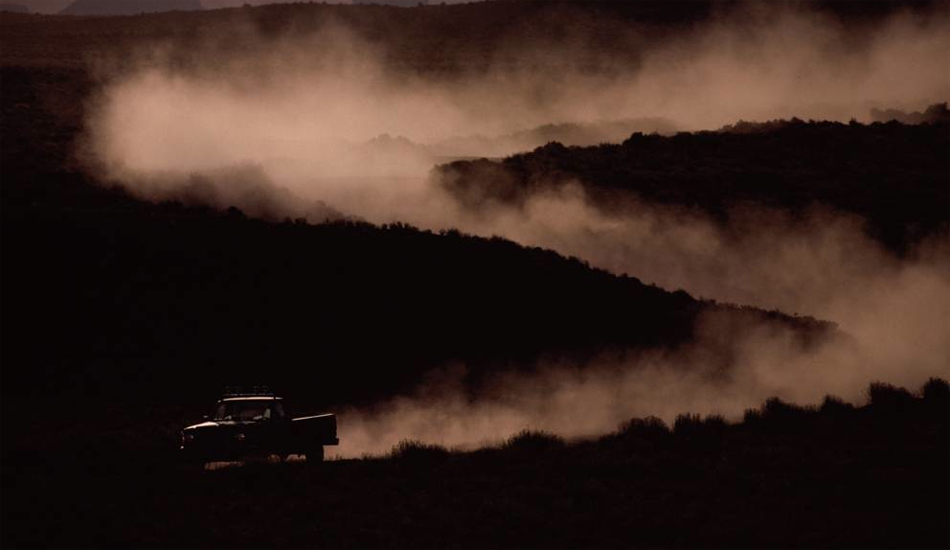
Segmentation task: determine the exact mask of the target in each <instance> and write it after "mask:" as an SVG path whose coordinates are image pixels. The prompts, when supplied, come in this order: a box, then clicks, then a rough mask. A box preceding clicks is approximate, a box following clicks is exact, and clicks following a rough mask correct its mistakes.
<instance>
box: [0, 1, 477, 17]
mask: <svg viewBox="0 0 950 550" xmlns="http://www.w3.org/2000/svg"><path fill="white" fill-rule="evenodd" d="M288 1H289V0H201V5H202V6H204V7H205V9H219V8H233V7H237V6H243V5H244V4H250V5H253V6H260V5H264V4H280V3H287V2H288ZM322 1H323V2H324V3H327V4H350V3H367V4H369V3H376V4H386V3H390V2H391V1H392V0H373V1H369V0H367V1H364V2H358V1H357V0H322ZM463 1H465V0H447V1H446V2H445V3H446V4H457V3H461V2H463ZM73 2H75V0H2V2H0V3H9V4H20V5H22V6H27V7H28V8H29V9H30V11H31V12H33V13H44V14H52V13H59V12H60V11H61V10H62V9H63V8H65V7H66V6H68V5H70V4H72V3H73ZM394 3H401V2H394ZM435 3H442V0H439V2H435Z"/></svg>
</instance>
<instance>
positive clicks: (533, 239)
mask: <svg viewBox="0 0 950 550" xmlns="http://www.w3.org/2000/svg"><path fill="white" fill-rule="evenodd" d="M948 19H950V14H948V12H947V10H935V11H934V12H933V13H929V14H922V13H919V12H913V13H911V12H907V13H903V14H898V15H896V16H894V17H891V18H889V19H887V20H886V21H882V22H876V23H874V24H867V25H863V26H860V28H845V27H844V26H842V24H841V23H840V22H838V21H836V20H835V19H833V18H831V17H829V16H827V15H823V14H821V13H818V12H812V11H806V10H801V9H790V8H787V7H784V8H771V7H763V6H762V5H758V6H751V7H749V6H741V7H738V8H735V9H733V10H731V11H723V12H722V13H718V14H717V15H716V16H715V17H713V18H712V19H710V20H709V21H706V22H703V23H697V24H695V25H690V26H687V27H684V28H683V29H680V30H679V31H678V32H676V33H672V32H670V33H663V32H659V31H656V30H655V29H654V30H650V29H645V28H644V27H642V26H631V28H630V29H629V36H627V40H626V42H625V44H627V45H628V48H626V49H624V50H623V51H628V52H629V56H624V55H619V54H618V53H617V50H613V51H612V53H611V54H610V55H609V56H606V54H602V52H600V51H599V50H597V49H596V48H593V47H592V46H588V45H587V44H588V43H589V42H590V41H589V40H588V39H589V38H590V37H585V36H584V35H583V32H581V31H578V33H577V36H568V37H563V39H562V40H559V41H548V42H545V43H543V44H536V45H532V44H527V45H526V44H523V43H519V42H518V41H517V40H516V39H515V38H514V37H512V39H511V40H509V41H502V44H500V45H499V46H498V47H497V49H496V50H495V51H494V52H493V54H492V55H491V56H490V57H491V59H490V61H491V62H490V63H488V65H487V67H485V66H481V65H479V66H478V67H472V68H471V69H466V70H460V71H454V72H450V73H447V74H442V73H433V72H426V71H417V70H413V69H412V68H411V67H410V68H407V67H405V66H402V65H399V64H393V63H390V62H388V60H390V59H391V57H389V56H388V55H387V52H386V51H385V48H384V47H383V46H381V45H380V44H379V43H378V42H374V41H372V40H370V39H368V38H367V37H364V36H361V35H360V34H359V33H358V32H356V31H354V30H353V29H352V28H349V27H347V26H346V25H344V24H342V23H338V22H333V21H327V22H325V23H324V24H322V25H321V26H319V28H316V29H314V30H312V31H309V32H303V33H301V32H294V33H290V32H288V33H287V34H286V35H278V36H267V37H263V36H259V35H257V34H256V31H255V30H253V29H254V27H253V26H251V25H247V26H242V25H240V24H237V23H235V24H234V25H235V26H234V28H229V29H223V30H222V29H218V30H215V31H208V32H207V35H205V36H198V37H196V38H194V40H193V42H192V43H190V44H189V45H188V46H187V52H183V48H184V46H180V45H176V44H173V43H167V42H163V43H155V44H153V45H151V46H150V47H143V49H142V50H141V51H139V52H133V54H132V56H131V59H132V61H129V60H123V61H118V60H113V61H111V62H110V61H108V60H105V61H103V60H99V61H97V71H98V72H97V74H99V75H100V77H101V79H102V81H103V82H104V83H105V84H104V86H103V89H102V91H101V93H100V94H98V96H97V97H95V98H94V99H93V100H92V101H91V102H90V104H89V105H88V112H89V117H88V120H87V133H86V136H85V139H84V141H83V143H82V144H81V147H80V151H79V153H80V156H81V157H82V159H83V160H84V162H86V163H87V165H88V166H90V168H91V169H92V170H94V171H95V172H96V173H97V174H98V175H99V176H100V177H101V179H103V180H104V181H106V182H109V183H114V184H119V185H122V186H124V187H126V188H127V189H129V190H130V191H132V192H133V193H135V194H136V195H138V196H141V197H144V198H147V199H154V200H164V199H178V200H184V201H193V202H201V203H208V204H211V205H213V206H217V207H228V206H232V205H233V206H237V207H238V208H241V209H242V210H244V211H245V212H247V213H248V214H250V215H254V216H259V217H264V218H270V219H282V218H284V217H286V216H289V217H304V218H306V219H308V220H309V221H310V222H313V223H319V222H322V221H324V220H325V219H333V218H339V217H351V218H355V219H363V220H366V221H369V222H373V223H388V222H393V221H400V222H405V223H409V224H412V225H415V226H418V227H422V228H428V229H433V230H437V229H446V228H458V229H460V230H462V231H465V232H468V233H472V234H477V235H485V236H491V235H499V236H503V237H506V238H509V239H511V240H514V241H516V242H519V243H522V244H525V245H531V246H543V247H547V248H551V249H553V250H556V251H558V252H560V253H562V254H565V255H573V256H577V257H579V258H582V259H584V260H586V261H588V262H590V263H591V264H592V265H595V266H598V267H602V268H604V269H608V270H610V271H612V272H615V273H628V274H630V275H633V276H636V277H638V278H640V279H641V280H643V281H644V282H648V283H655V284H657V285H659V286H661V287H664V288H667V289H670V290H674V289H680V288H682V289H684V290H686V291H687V292H689V293H691V294H693V295H694V296H698V297H702V298H706V299H710V300H718V301H724V302H733V303H740V304H747V305H754V306H758V307H763V308H767V309H772V308H777V309H781V310H782V311H784V312H787V313H797V314H800V315H811V316H815V317H818V318H821V319H827V320H830V321H833V322H835V323H837V324H838V326H839V329H840V331H841V334H840V335H839V336H838V337H836V338H834V339H833V340H832V341H829V342H828V343H827V344H826V345H823V346H820V347H817V348H810V349H803V348H801V347H800V346H799V345H798V344H796V343H795V342H794V339H793V338H792V337H791V335H789V334H786V333H784V332H783V330H780V329H775V328H774V327H767V326H761V327H743V328H742V330H738V331H734V332H730V331H729V330H727V327H724V326H723V325H722V322H721V319H717V318H716V317H715V316H708V317H706V318H704V319H703V320H702V322H701V326H700V327H699V328H698V333H699V334H700V336H698V337H697V341H696V342H693V344H692V345H690V346H688V347H687V349H683V350H678V351H676V352H665V353H659V352H657V353H654V354H649V353H640V354H637V355H636V356H624V357H615V356H610V357H603V358H600V359H598V360H596V361H593V362H592V363H591V364H588V365H584V366H583V368H580V366H578V365H568V364H561V363H559V362H557V361H554V360H552V361H551V362H550V364H545V365H539V366H538V368H537V369H535V370H534V371H533V372H532V373H523V372H522V373H520V374H502V375H498V376H497V378H496V379H494V380H493V381H492V383H490V384H487V385H485V387H482V388H479V390H478V391H477V392H474V393H473V392H472V391H471V390H468V389H465V388H463V387H462V385H461V384H460V383H459V378H460V376H461V374H460V373H462V372H464V369H465V368H466V367H465V365H447V366H446V367H445V370H444V371H439V372H436V373H433V375H432V378H431V380H429V381H428V382H426V383H425V384H424V385H422V386H421V387H420V388H419V390H418V392H417V393H416V394H414V395H410V396H405V397H400V398H394V399H393V400H392V401H390V402H386V403H380V404H378V406H376V407H374V408H371V409H360V410H352V411H345V412H344V414H341V419H340V422H341V430H343V431H344V433H345V434H346V437H342V438H341V439H342V446H341V447H340V452H341V454H342V455H344V456H359V455H360V454H363V453H381V452H385V451H387V450H389V449H390V448H391V447H392V445H393V444H395V443H397V442H398V441H399V440H401V439H406V438H410V439H420V440H424V441H429V442H434V443H442V444H445V445H448V446H471V445H477V444H482V443H485V442H497V441H499V440H501V439H503V438H504V437H506V436H508V435H510V434H512V433H515V432H517V431H519V430H521V429H524V428H534V429H544V430H549V431H552V432H555V433H558V434H562V435H565V436H590V435H596V434H602V433H606V432H609V431H611V430H613V429H615V428H616V427H617V425H618V424H619V423H620V422H622V421H624V420H627V419H629V418H631V417H633V416H647V415H656V416H660V417H661V418H664V419H665V420H667V421H672V420H673V418H675V416H676V415H677V414H679V413H684V412H696V413H708V414H711V413H721V414H725V415H727V416H728V417H730V418H736V417H737V416H739V415H741V413H742V411H743V410H744V409H746V408H749V407H755V406H757V405H759V404H761V402H762V401H763V400H764V399H766V398H768V397H771V396H778V397H781V398H783V399H787V400H790V401H795V402H799V403H817V402H820V400H821V399H822V397H824V395H826V394H835V395H838V396H840V397H842V398H844V399H848V400H852V401H861V400H862V399H863V392H864V391H865V390H866V388H867V384H868V383H869V382H872V381H875V380H883V381H886V382H890V383H894V384H900V385H906V386H908V387H919V385H920V384H921V383H923V382H924V381H925V380H926V379H927V378H928V377H930V376H943V377H947V376H948V374H950V372H948V371H950V334H948V332H950V245H948V239H947V235H946V234H941V235H934V236H931V237H930V238H928V239H926V240H925V241H923V242H921V243H919V244H918V245H917V247H916V248H915V249H914V250H913V251H911V253H909V254H907V255H906V256H903V257H901V258H898V257H896V256H895V255H894V254H893V253H892V252H890V251H888V250H887V249H886V248H884V247H883V246H881V245H880V244H878V243H877V242H876V241H874V240H872V239H870V238H869V237H867V236H866V234H865V232H864V230H863V226H862V220H860V219H855V218H854V217H852V216H848V215H845V214H842V213H839V212H834V211H828V210H824V209H821V208H820V207H816V208H815V209H813V211H811V212H810V213H809V214H808V215H807V216H806V220H805V221H804V222H803V221H802V220H801V219H795V220H792V219H791V218H789V217H787V216H784V215H783V214H782V213H780V212H771V211H764V210H762V209H753V208H745V209H742V210H739V209H737V210H735V211H734V212H733V213H732V215H731V216H730V218H729V222H728V224H727V226H725V227H724V226H723V225H722V223H720V222H716V221H713V220H711V219H708V218H707V217H705V216H704V215H703V214H699V213H696V212H690V211H684V210H682V209H676V208H672V207H659V206H656V205H652V204H647V203H643V204H640V205H637V206H635V207H632V208H631V209H630V210H629V211H627V212H625V213H624V214H606V213H604V212H602V211H600V210H598V209H597V208H596V207H595V206H593V205H592V204H590V203H589V202H588V201H587V200H586V198H585V197H584V195H583V192H582V191H581V190H580V187H576V188H575V187H570V186H568V187H566V188H562V189H561V190H559V191H557V192H552V193H549V194H543V195H538V196H534V197H533V198H531V199H529V201H528V202H527V204H525V205H522V206H519V207H518V208H513V207H506V206H503V205H498V206H497V208H493V209H487V210H480V211H479V212H469V211H466V209H465V207H464V206H462V205H461V204H460V203H458V202H457V201H456V200H455V199H453V198H452V197H451V196H449V195H448V194H446V193H444V192H443V191H441V189H442V187H441V186H440V185H439V182H438V181H436V177H437V176H434V175H430V170H431V169H432V167H433V166H435V165H437V164H440V163H444V162H447V161H449V160H453V159H456V158H463V157H482V156H487V157H497V156H504V155H507V154H511V153H514V152H518V151H523V150H530V149H532V148H534V147H536V146H539V145H543V144H544V142H543V140H542V141H540V142H539V141H538V138H537V137H535V136H538V135H543V133H538V132H534V129H537V128H538V127H541V126H544V125H548V124H561V123H572V124H576V125H579V127H582V128H585V129H586V131H587V132H588V134H589V135H588V137H587V139H588V140H590V141H591V142H592V143H596V142H597V141H599V140H602V141H618V140H621V139H623V137H624V136H623V135H622V132H627V135H629V132H632V131H644V132H652V131H657V132H661V133H662V132H673V131H676V130H699V129H715V128H719V127H721V126H723V125H725V124H730V123H734V122H736V121H737V120H740V119H743V120H768V119H775V118H791V117H793V116H796V117H799V118H805V119H808V118H814V119H827V120H839V121H845V122H846V121H848V120H850V119H856V120H858V121H867V120H868V117H869V113H870V109H871V108H874V107H879V108H902V109H908V110H920V109H922V108H924V107H926V106H927V105H929V104H932V103H936V102H943V101H947V99H948V98H950V76H948V72H947V67H948V66H950V21H948ZM235 35H238V36H241V38H240V41H241V47H240V48H239V50H240V51H235V50H234V49H229V48H228V47H226V45H227V44H228V42H229V41H233V40H234V36H235ZM618 128H619V130H618ZM618 132H620V134H618ZM724 338H726V339H729V344H728V345H729V347H730V348H731V350H732V351H733V353H732V354H731V357H732V360H731V364H730V365H729V368H728V370H727V371H726V372H727V374H725V375H724V374H723V372H722V370H721V368H720V367H721V365H719V366H714V365H711V364H710V363H709V362H708V361H707V359H708V357H707V355H706V353H705V352H704V349H705V348H704V346H706V344H708V343H709V342H713V341H716V342H721V341H722V339H724Z"/></svg>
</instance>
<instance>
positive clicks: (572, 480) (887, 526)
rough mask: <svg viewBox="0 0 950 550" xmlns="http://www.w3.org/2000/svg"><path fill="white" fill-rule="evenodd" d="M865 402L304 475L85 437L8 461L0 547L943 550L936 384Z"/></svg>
mask: <svg viewBox="0 0 950 550" xmlns="http://www.w3.org/2000/svg"><path fill="white" fill-rule="evenodd" d="M869 394H870V404H869V405H867V406H864V407H858V408H854V407H852V406H850V405H846V404H843V403H841V402H840V401H836V400H835V399H832V398H828V399H826V400H825V402H824V403H823V404H822V405H821V406H820V407H819V408H812V409H802V408H798V407H795V406H793V405H788V404H786V403H783V402H781V401H778V400H770V401H768V402H767V403H765V404H764V405H763V406H762V407H761V408H760V409H759V410H750V411H748V412H747V413H746V415H745V419H744V421H743V422H741V423H739V424H735V425H731V424H727V423H724V422H723V421H722V420H721V419H719V418H715V417H712V418H706V419H700V418H698V417H694V416H681V417H679V418H678V419H677V421H676V422H675V423H674V425H673V427H672V429H669V428H668V427H667V426H666V425H664V424H663V423H662V422H661V421H659V420H657V419H634V420H632V421H630V422H628V423H626V424H625V425H623V426H622V427H621V428H620V429H619V430H618V431H617V432H616V433H614V434H611V435H608V436H605V437H603V438H601V439H598V440H594V441H586V442H575V443H569V442H564V441H562V440H560V439H558V438H556V437H554V436H550V435H546V434H542V433H537V432H525V433H522V434H520V435H518V436H516V437H513V438H511V439H510V440H509V441H508V442H507V443H505V444H504V445H503V446H501V447H499V448H494V449H486V450H480V451H475V452H449V451H446V450H445V449H444V448H441V447H437V446H426V445H421V444H417V443H412V442H406V443H403V444H401V445H400V446H398V447H397V448H396V449H394V452H393V454H392V456H391V457H388V458H384V459H368V460H341V461H330V462H326V463H323V464H320V465H317V466H316V467H313V466H311V465H307V464H306V463H303V462H298V463H286V464H268V463H257V464H250V465H247V466H236V467H230V468H225V469H222V470H217V471H202V470H189V469H185V468H180V467H176V466H174V465H173V461H172V457H171V456H169V455H168V454H156V455H130V454H124V453H123V454H110V453H108V452H107V450H106V448H104V447H97V448H88V446H87V445H84V444H82V443H81V442H80V443H79V444H77V446H76V447H75V448H74V449H73V450H72V452H68V451H67V452H62V453H49V454H39V455H33V456H30V455H17V456H7V457H5V458H4V463H3V466H4V467H3V474H2V475H3V477H2V483H3V491H4V501H3V502H4V506H3V530H2V534H3V535H2V536H3V546H4V547H23V548H31V547H64V548H67V547H68V548H84V547H97V548H102V547H110V548H112V547H116V548H119V547H155V548H165V547H182V548H194V547H225V548H242V547H279V548H303V547H330V548H374V547H395V548H424V547H431V548H444V547H448V548H496V547H497V548H518V547H532V548H535V547H537V548H561V547H575V548H577V547H593V548H631V547H636V548H647V547H723V548H741V547H744V548H754V547H783V548H792V547H812V548H814V547H839V548H845V547H847V548H946V547H947V545H948V544H950V535H948V529H947V517H948V515H950V496H948V494H947V486H948V484H950V473H948V469H947V464H948V461H950V449H948V447H950V418H948V415H947V414H946V413H947V410H948V407H950V402H948V387H947V383H946V382H945V381H942V380H931V381H930V382H928V384H927V385H926V386H925V387H924V388H923V390H922V392H921V393H920V394H919V396H913V395H911V394H909V393H908V392H906V391H905V390H903V389H897V388H893V387H890V386H886V385H872V387H871V388H870V391H869ZM114 435H116V436H121V435H123V434H120V433H117V434H114Z"/></svg>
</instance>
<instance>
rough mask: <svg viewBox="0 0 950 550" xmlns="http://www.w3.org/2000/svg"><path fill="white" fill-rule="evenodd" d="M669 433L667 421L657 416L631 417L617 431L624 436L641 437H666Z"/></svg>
mask: <svg viewBox="0 0 950 550" xmlns="http://www.w3.org/2000/svg"><path fill="white" fill-rule="evenodd" d="M669 434H670V429H669V427H667V425H666V422H663V420H662V419H660V418H657V417H655V416H648V417H646V418H631V419H630V420H627V421H626V422H624V423H623V424H621V425H620V429H619V430H618V431H617V435H618V436H620V437H624V438H628V437H640V438H646V439H651V438H656V437H664V436H667V435H669Z"/></svg>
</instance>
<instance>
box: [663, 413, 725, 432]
mask: <svg viewBox="0 0 950 550" xmlns="http://www.w3.org/2000/svg"><path fill="white" fill-rule="evenodd" d="M726 425H727V424H726V419H725V418H723V417H722V416H721V415H718V414H713V415H709V416H707V417H706V418H703V417H702V416H700V415H698V414H690V413H686V414H681V415H679V416H677V417H676V420H675V421H674V422H673V433H675V434H676V435H714V434H718V433H720V432H722V430H723V429H725V427H726Z"/></svg>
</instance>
